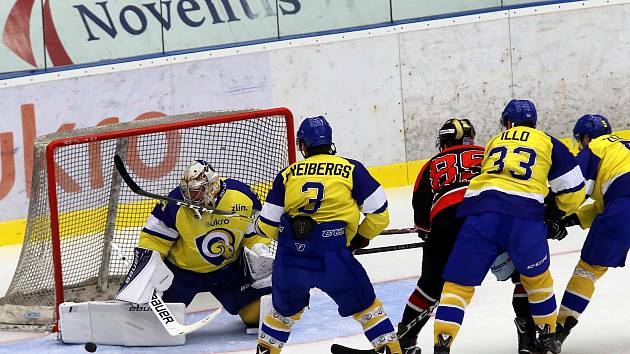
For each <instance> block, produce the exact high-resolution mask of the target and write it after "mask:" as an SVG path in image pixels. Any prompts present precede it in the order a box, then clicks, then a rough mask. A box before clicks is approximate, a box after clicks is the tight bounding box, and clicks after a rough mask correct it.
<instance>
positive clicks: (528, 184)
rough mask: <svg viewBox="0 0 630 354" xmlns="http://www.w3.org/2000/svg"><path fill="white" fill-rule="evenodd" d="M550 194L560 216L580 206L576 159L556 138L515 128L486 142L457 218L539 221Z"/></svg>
mask: <svg viewBox="0 0 630 354" xmlns="http://www.w3.org/2000/svg"><path fill="white" fill-rule="evenodd" d="M549 190H551V191H552V192H554V193H555V202H556V204H557V206H558V208H559V209H560V210H562V211H564V212H567V213H571V212H573V211H574V210H576V209H577V208H578V207H579V206H580V204H582V202H583V201H584V195H585V192H584V177H583V176H582V173H581V171H580V168H579V167H578V165H577V162H576V160H575V157H574V156H573V155H572V154H571V153H570V152H569V150H568V148H567V147H566V146H565V145H564V144H563V143H562V142H560V141H559V140H558V139H556V138H554V137H552V136H550V135H547V134H546V133H544V132H542V131H540V130H537V129H534V128H529V127H525V126H516V127H513V128H511V129H508V130H505V131H503V132H501V134H499V135H497V136H495V137H494V138H492V139H491V140H490V142H489V143H488V145H487V147H486V151H485V154H484V159H483V162H482V165H481V174H480V175H478V176H476V177H475V178H473V179H472V180H471V182H470V185H469V186H468V190H467V191H466V194H465V197H464V202H463V203H462V205H461V206H460V208H459V210H458V215H459V216H466V215H472V214H479V213H483V212H496V213H502V214H509V215H514V216H520V217H527V218H532V219H541V220H542V218H543V216H544V199H545V196H546V195H547V193H548V192H549Z"/></svg>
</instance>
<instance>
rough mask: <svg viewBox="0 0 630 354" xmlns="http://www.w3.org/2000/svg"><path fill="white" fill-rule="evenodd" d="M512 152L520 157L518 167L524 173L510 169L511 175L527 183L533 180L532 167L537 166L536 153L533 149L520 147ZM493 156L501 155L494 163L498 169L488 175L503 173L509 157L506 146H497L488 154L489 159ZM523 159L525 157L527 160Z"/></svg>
mask: <svg viewBox="0 0 630 354" xmlns="http://www.w3.org/2000/svg"><path fill="white" fill-rule="evenodd" d="M512 152H513V153H514V154H517V155H519V157H518V159H519V160H518V166H519V167H520V168H522V169H523V170H522V173H520V172H521V171H515V170H513V169H510V170H509V171H510V175H511V176H512V177H514V178H516V179H520V180H522V181H527V180H528V179H530V178H532V167H534V165H535V164H536V157H537V155H536V151H535V150H534V149H532V148H528V147H522V146H518V147H515V148H514V149H513V150H512ZM493 155H499V157H498V158H497V159H496V160H495V161H494V166H495V167H496V169H495V170H492V171H488V173H494V174H500V173H503V170H504V169H505V158H506V157H507V156H508V148H507V147H506V146H497V147H495V148H493V149H492V150H490V152H489V153H488V157H490V156H493ZM523 157H525V160H523V159H522V158H523Z"/></svg>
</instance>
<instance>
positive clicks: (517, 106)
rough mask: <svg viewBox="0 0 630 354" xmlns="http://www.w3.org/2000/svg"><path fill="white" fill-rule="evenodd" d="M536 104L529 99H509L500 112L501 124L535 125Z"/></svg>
mask: <svg viewBox="0 0 630 354" xmlns="http://www.w3.org/2000/svg"><path fill="white" fill-rule="evenodd" d="M536 120H537V115H536V106H534V103H532V101H529V100H511V101H510V102H509V103H508V104H507V106H505V109H504V110H503V113H501V126H503V127H507V123H508V122H512V125H515V126H516V125H525V126H530V127H535V126H536Z"/></svg>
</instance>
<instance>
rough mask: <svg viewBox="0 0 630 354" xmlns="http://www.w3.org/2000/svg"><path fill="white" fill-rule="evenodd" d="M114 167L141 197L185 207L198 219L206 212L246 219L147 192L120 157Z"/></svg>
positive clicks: (116, 159)
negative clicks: (130, 173) (134, 178)
mask: <svg viewBox="0 0 630 354" xmlns="http://www.w3.org/2000/svg"><path fill="white" fill-rule="evenodd" d="M114 165H115V166H116V170H118V173H119V174H120V176H121V177H122V179H123V181H125V184H127V186H129V188H130V189H131V190H132V191H133V192H134V193H136V194H138V195H141V196H144V197H149V198H153V199H159V200H164V201H167V202H171V203H175V204H177V205H179V206H185V207H187V208H190V209H192V210H194V211H195V214H196V215H197V216H198V218H201V216H200V214H199V213H200V212H205V213H210V214H217V215H222V216H237V217H244V216H242V215H239V214H236V213H230V212H227V211H223V210H217V209H213V208H206V207H204V206H201V205H199V204H195V203H191V202H188V201H184V200H179V199H175V198H171V197H169V196H166V195H159V194H155V193H151V192H148V191H145V190H144V189H142V188H140V186H139V185H138V184H137V183H136V181H134V180H133V178H131V176H130V175H129V172H128V171H127V167H125V163H124V162H123V160H122V158H121V157H120V156H118V155H114Z"/></svg>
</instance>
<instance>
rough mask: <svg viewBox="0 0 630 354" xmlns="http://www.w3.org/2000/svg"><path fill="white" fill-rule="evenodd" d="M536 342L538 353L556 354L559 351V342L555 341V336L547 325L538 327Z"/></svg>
mask: <svg viewBox="0 0 630 354" xmlns="http://www.w3.org/2000/svg"><path fill="white" fill-rule="evenodd" d="M537 329H538V332H539V333H540V335H539V336H538V342H539V343H540V353H542V354H558V353H560V351H561V345H560V342H559V341H558V340H557V339H556V334H555V333H551V329H550V328H549V325H548V324H546V325H544V326H543V327H540V326H538V328H537Z"/></svg>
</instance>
